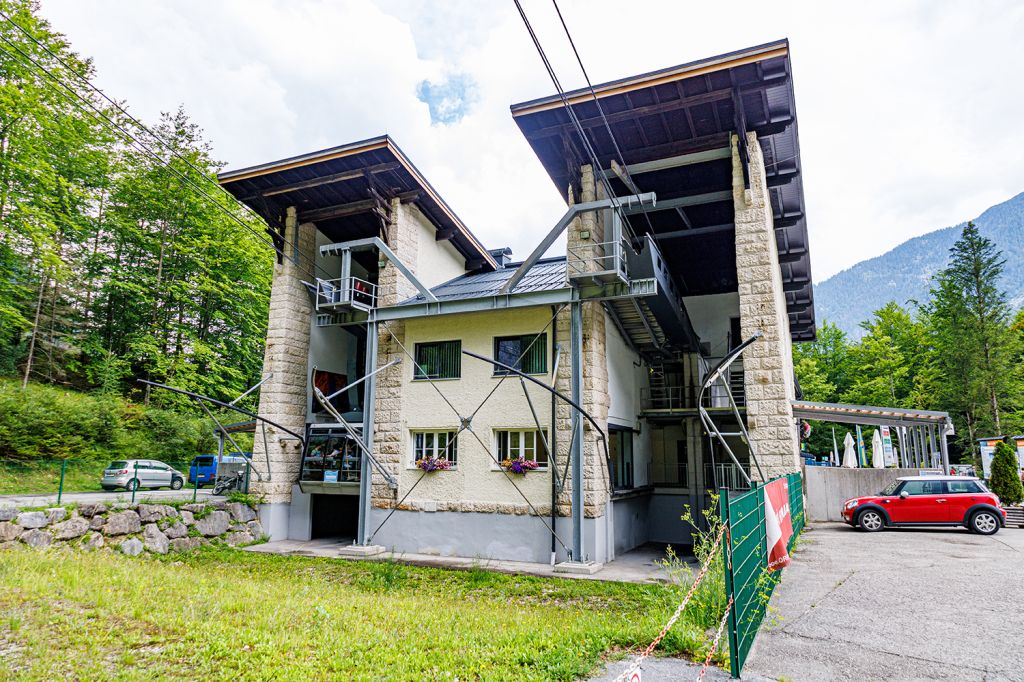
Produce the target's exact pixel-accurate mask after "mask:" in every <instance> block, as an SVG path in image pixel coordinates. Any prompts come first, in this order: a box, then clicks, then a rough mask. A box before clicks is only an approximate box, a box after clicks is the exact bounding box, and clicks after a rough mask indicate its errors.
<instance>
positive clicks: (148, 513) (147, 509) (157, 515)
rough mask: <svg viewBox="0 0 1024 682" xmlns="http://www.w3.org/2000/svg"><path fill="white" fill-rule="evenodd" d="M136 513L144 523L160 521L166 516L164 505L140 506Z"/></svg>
mask: <svg viewBox="0 0 1024 682" xmlns="http://www.w3.org/2000/svg"><path fill="white" fill-rule="evenodd" d="M136 511H137V512H138V514H139V520H140V521H142V522H143V523H152V522H153V521H159V520H160V519H162V518H163V517H164V516H166V514H165V513H164V505H162V504H140V505H139V507H138V509H136Z"/></svg>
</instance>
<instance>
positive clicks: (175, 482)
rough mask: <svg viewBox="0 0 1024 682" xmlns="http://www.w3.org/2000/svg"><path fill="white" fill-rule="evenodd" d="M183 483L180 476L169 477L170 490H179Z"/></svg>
mask: <svg viewBox="0 0 1024 682" xmlns="http://www.w3.org/2000/svg"><path fill="white" fill-rule="evenodd" d="M184 484H185V482H184V481H182V480H181V479H180V478H178V477H177V476H175V477H174V478H172V479H171V490H181V486H183V485H184Z"/></svg>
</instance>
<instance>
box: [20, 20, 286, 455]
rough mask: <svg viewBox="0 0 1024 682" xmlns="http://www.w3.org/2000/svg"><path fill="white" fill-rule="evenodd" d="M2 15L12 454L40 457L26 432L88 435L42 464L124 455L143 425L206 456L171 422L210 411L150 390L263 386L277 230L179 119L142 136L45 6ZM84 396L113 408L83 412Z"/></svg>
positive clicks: (190, 430)
mask: <svg viewBox="0 0 1024 682" xmlns="http://www.w3.org/2000/svg"><path fill="white" fill-rule="evenodd" d="M0 12H2V14H3V15H4V16H3V17H2V19H0V377H2V379H0V399H2V401H3V403H4V404H5V405H7V406H8V407H11V406H14V405H16V404H17V406H18V407H19V409H13V408H12V409H5V410H2V413H0V458H7V459H24V458H26V457H27V456H29V452H28V450H26V448H25V447H24V442H23V440H19V437H16V436H17V434H20V433H22V432H23V431H24V430H25V428H26V424H25V420H26V419H37V420H40V423H43V422H46V423H53V424H61V423H64V424H66V425H67V426H68V427H70V426H72V425H73V426H74V427H75V430H74V433H71V430H70V429H69V430H68V431H67V435H66V436H65V437H64V438H57V439H55V440H54V441H53V442H51V441H50V439H48V438H40V439H39V443H40V444H41V445H40V447H39V449H38V451H37V452H36V453H35V456H37V457H61V456H69V455H75V454H80V453H82V452H83V451H84V452H94V451H95V452H98V451H103V452H106V453H112V454H117V452H118V450H117V446H116V443H115V441H116V439H114V440H111V438H110V433H109V432H110V430H111V429H113V430H115V431H116V430H118V429H121V430H124V431H125V432H128V431H132V425H133V424H136V423H137V422H139V420H147V419H149V420H150V421H154V420H155V421H158V422H160V423H161V424H164V425H165V426H166V427H167V428H177V429H179V430H181V431H182V435H181V437H182V439H184V440H189V439H191V440H189V442H192V443H193V446H194V447H197V448H198V447H202V445H201V444H200V443H197V442H195V435H194V434H195V433H196V424H195V423H188V420H187V419H185V420H182V419H178V418H172V417H166V416H164V415H163V412H165V411H168V410H169V411H172V412H178V413H180V414H182V415H196V414H198V408H195V406H194V405H190V404H187V403H186V402H184V400H183V399H182V398H181V397H180V396H175V395H174V394H171V393H169V392H166V391H159V390H152V391H151V390H150V389H149V388H148V387H147V386H144V385H142V384H140V383H138V381H137V380H138V379H148V380H152V381H157V382H163V383H168V384H173V385H174V386H177V387H180V388H184V389H189V390H194V391H198V392H201V393H204V394H208V395H211V396H214V397H217V398H222V399H227V400H231V399H233V398H235V397H236V396H238V395H239V394H240V393H242V392H243V391H244V390H245V389H246V387H248V386H250V385H252V384H253V383H255V382H257V381H259V379H260V372H261V368H262V358H263V344H264V336H265V327H266V316H267V304H268V297H269V291H270V286H269V284H270V277H271V273H272V266H273V262H274V261H273V250H272V248H270V247H269V246H267V241H269V240H267V239H266V235H265V234H264V229H265V226H264V225H262V223H261V222H259V221H258V219H256V218H255V217H253V216H251V215H249V214H247V213H246V212H244V210H243V207H241V206H240V205H239V204H238V203H237V202H235V201H234V199H232V198H231V197H229V196H227V195H226V194H225V193H224V192H222V191H221V190H220V188H219V187H218V186H217V183H216V174H217V172H218V170H219V169H220V168H221V167H222V164H221V163H220V162H219V161H217V160H216V159H214V158H213V157H212V155H211V148H210V144H209V142H208V141H207V140H206V139H204V136H203V132H202V130H200V129H199V127H198V126H197V125H196V124H194V123H193V122H192V121H190V120H189V117H188V115H187V113H186V112H185V111H184V110H183V109H181V108H179V109H177V110H172V111H169V112H166V113H164V114H162V115H161V116H160V118H159V120H158V121H153V122H150V124H149V125H147V126H144V125H143V124H142V123H141V122H139V121H137V119H136V118H135V117H133V116H132V115H131V113H130V108H129V107H128V105H127V104H126V103H124V102H120V101H117V100H113V99H107V98H106V96H105V95H104V94H103V93H102V92H100V91H98V90H97V89H95V88H93V87H92V86H91V85H90V81H91V80H92V79H93V78H94V76H95V69H94V66H93V64H92V62H91V61H90V60H89V59H86V58H83V57H82V56H80V55H78V54H76V53H75V52H74V51H73V50H72V48H71V46H70V45H69V44H68V42H67V40H66V39H65V38H64V37H63V36H62V35H60V34H58V33H56V32H55V31H54V30H53V29H52V27H50V26H49V25H48V23H47V22H46V21H45V20H43V19H42V18H41V17H40V16H39V7H38V4H37V3H36V2H29V1H26V0H0ZM15 388H18V389H22V388H24V389H26V390H24V391H22V392H21V395H20V398H18V399H15V397H14V396H13V395H12V392H13V390H14V389H15ZM71 392H85V393H88V394H91V396H92V397H93V398H95V397H97V396H106V397H108V399H106V400H95V399H93V400H89V401H78V402H75V404H74V409H72V407H71V404H72V402H73V401H72V400H71V399H70V398H68V399H64V398H62V395H63V396H65V397H66V396H67V395H70V393H71ZM26 403H30V404H28V405H26ZM250 406H251V405H250ZM83 409H87V410H95V411H99V412H101V413H102V414H97V415H92V416H94V417H96V418H95V419H91V418H86V415H78V417H75V416H74V414H73V413H75V410H78V411H81V410H83ZM140 410H141V411H140ZM147 411H149V412H147ZM75 414H77V413H75ZM31 426H32V425H31V424H29V425H28V427H29V428H31ZM39 428H42V429H43V430H44V431H45V428H44V427H39ZM83 430H84V432H83ZM105 430H106V431H105ZM156 431H161V429H157V430H156ZM104 433H106V435H104ZM160 438H161V436H160V435H158V434H154V436H153V440H154V442H153V443H150V444H149V447H152V448H159V442H157V441H158V440H159V439H160ZM162 438H163V440H166V441H174V442H177V441H176V439H175V438H168V437H167V433H163V435H162ZM83 442H85V443H86V445H83ZM125 442H126V443H131V444H132V445H131V447H134V448H138V447H147V446H146V445H145V443H140V442H139V441H138V438H128V439H127V440H126V441H125ZM183 442H184V441H183ZM90 444H91V445H90ZM125 447H129V446H128V445H126V446H125ZM136 452H137V450H136ZM98 456H103V455H100V454H98Z"/></svg>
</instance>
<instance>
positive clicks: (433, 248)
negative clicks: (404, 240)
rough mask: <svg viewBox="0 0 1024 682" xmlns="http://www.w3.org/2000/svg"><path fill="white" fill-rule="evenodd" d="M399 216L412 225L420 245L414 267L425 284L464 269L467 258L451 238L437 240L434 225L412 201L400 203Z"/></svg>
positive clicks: (448, 276) (441, 280)
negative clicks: (456, 248)
mask: <svg viewBox="0 0 1024 682" xmlns="http://www.w3.org/2000/svg"><path fill="white" fill-rule="evenodd" d="M401 206H402V208H401V210H402V217H401V218H400V220H409V221H410V222H411V223H412V224H413V225H415V229H416V235H417V241H418V244H419V248H418V249H417V253H416V267H415V268H413V271H414V272H416V276H417V277H419V279H420V281H422V282H423V283H424V284H425V285H426V286H428V287H434V286H437V285H438V284H441V283H442V282H447V281H448V280H450V279H454V278H455V277H458V276H459V275H462V274H465V272H466V259H465V258H463V257H462V254H460V253H459V252H458V251H456V250H455V247H454V246H452V243H451V242H450V241H447V240H445V241H437V228H436V227H434V225H433V223H431V222H430V221H429V220H427V218H426V216H424V215H423V214H422V213H420V211H419V209H418V208H416V206H415V205H414V204H402V205H401Z"/></svg>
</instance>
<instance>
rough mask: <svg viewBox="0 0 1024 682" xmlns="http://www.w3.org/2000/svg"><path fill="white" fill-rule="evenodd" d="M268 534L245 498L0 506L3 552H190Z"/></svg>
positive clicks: (233, 544)
mask: <svg viewBox="0 0 1024 682" xmlns="http://www.w3.org/2000/svg"><path fill="white" fill-rule="evenodd" d="M264 537H265V536H264V532H263V526H262V525H260V522H259V518H258V516H257V513H256V511H255V510H254V509H253V508H252V507H250V506H249V505H247V504H243V503H241V502H230V503H228V502H209V503H196V504H182V505H173V506H172V505H167V504H138V505H127V504H124V503H115V504H111V505H107V504H105V503H102V502H101V503H98V504H81V505H70V506H67V507H51V508H49V509H44V510H32V511H28V510H19V509H17V508H14V507H3V508H0V550H2V549H7V548H10V547H14V546H15V545H17V544H18V543H23V544H26V545H28V546H30V547H36V548H40V549H43V548H47V547H50V546H58V545H61V544H66V545H73V546H76V547H79V548H81V549H90V550H91V549H102V548H109V549H112V550H117V551H120V552H122V553H124V554H128V555H129V556H137V555H139V554H141V553H142V552H143V551H148V552H152V553H154V554H167V553H168V552H172V551H173V552H185V551H189V550H193V549H196V548H197V547H200V546H202V545H207V544H211V543H215V544H225V545H229V546H231V547H240V546H244V545H251V544H253V543H255V542H258V541H261V540H263V539H264Z"/></svg>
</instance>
